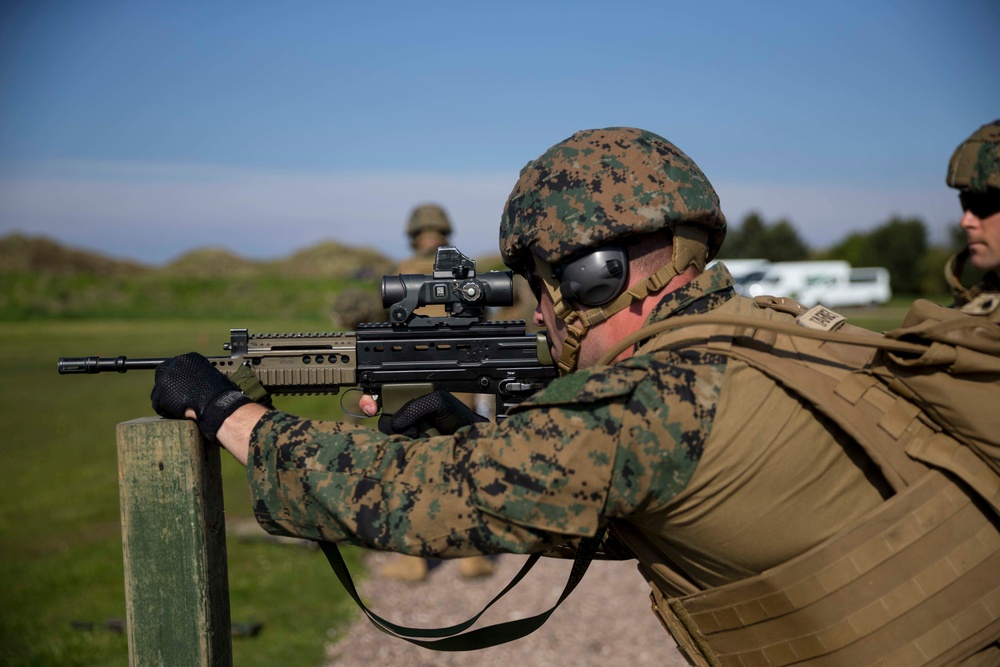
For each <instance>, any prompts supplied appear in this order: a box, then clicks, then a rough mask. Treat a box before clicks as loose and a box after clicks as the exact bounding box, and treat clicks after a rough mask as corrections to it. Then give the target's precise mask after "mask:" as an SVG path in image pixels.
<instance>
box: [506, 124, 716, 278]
mask: <svg viewBox="0 0 1000 667" xmlns="http://www.w3.org/2000/svg"><path fill="white" fill-rule="evenodd" d="M681 227H686V228H689V229H696V230H698V231H700V232H701V234H700V236H702V237H704V238H705V245H706V246H707V257H706V258H704V259H703V260H702V263H703V262H704V261H707V260H709V259H711V258H712V257H714V256H715V255H716V253H717V252H718V250H719V247H720V246H721V245H722V241H723V239H725V236H726V219H725V216H723V214H722V211H721V209H720V208H719V197H718V195H717V194H716V193H715V190H714V188H712V184H711V183H709V181H708V179H707V178H706V177H705V174H703V173H702V171H701V169H699V168H698V166H697V165H696V164H695V163H694V161H693V160H691V159H690V158H689V157H688V156H687V155H685V154H684V153H683V152H682V151H681V150H680V149H678V148H677V147H676V146H674V145H673V144H672V143H670V142H669V141H667V140H666V139H664V138H663V137H661V136H658V135H656V134H653V133H652V132H647V131H645V130H640V129H635V128H628V127H609V128H605V129H596V130H583V131H581V132H577V133H576V134H574V135H573V136H571V137H569V138H568V139H566V140H565V141H561V142H559V143H558V144H556V145H555V146H553V147H552V148H550V149H549V150H547V151H546V152H545V153H543V154H542V155H541V156H540V157H539V158H537V159H535V160H532V161H531V162H529V163H528V164H527V165H526V166H525V167H524V169H522V170H521V175H520V178H519V179H518V181H517V184H516V185H515V186H514V190H513V191H512V192H511V193H510V197H509V198H508V200H507V205H506V207H505V209H504V212H503V217H502V218H501V222H500V251H501V253H502V255H503V259H504V262H505V263H506V264H507V265H508V266H509V267H511V268H513V269H515V270H522V269H523V268H525V267H527V266H529V265H530V264H531V263H532V259H531V257H530V254H531V253H533V254H535V255H537V256H538V258H539V259H541V260H543V261H545V262H547V263H549V264H558V263H559V262H561V261H563V260H565V259H567V258H570V257H572V256H574V255H576V254H579V253H581V252H583V251H585V250H586V249H588V248H596V247H600V246H604V245H609V244H613V243H614V242H616V241H621V240H623V239H626V238H628V237H631V236H637V235H641V234H647V233H650V232H656V231H658V230H661V229H670V230H671V231H673V232H674V233H675V234H676V232H677V229H678V228H681Z"/></svg>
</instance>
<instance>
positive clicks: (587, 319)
mask: <svg viewBox="0 0 1000 667" xmlns="http://www.w3.org/2000/svg"><path fill="white" fill-rule="evenodd" d="M707 257H708V234H707V233H706V232H705V231H704V230H702V229H700V228H696V227H678V228H677V229H676V230H675V233H674V242H673V255H672V258H671V263H670V264H668V265H666V266H663V267H661V268H660V269H659V270H657V271H656V272H655V273H653V274H652V275H650V276H648V277H647V278H646V279H645V280H641V281H639V282H637V283H635V284H634V285H632V286H631V287H629V288H628V289H626V290H625V291H624V292H622V293H621V294H620V295H619V296H618V297H617V298H615V299H614V300H613V301H611V302H610V303H607V304H605V305H603V306H599V307H597V308H591V309H589V310H575V309H573V307H572V306H571V305H570V302H569V301H568V300H566V299H565V298H564V297H563V294H562V289H561V288H560V287H559V281H558V280H556V278H555V277H554V276H553V275H552V267H551V266H550V265H549V264H548V262H545V261H542V260H541V259H539V258H538V257H535V271H536V272H537V273H538V276H539V277H540V278H541V279H542V283H544V285H545V290H546V291H547V292H548V293H549V296H550V297H551V298H552V305H553V310H554V312H555V315H556V317H558V318H559V319H561V320H562V321H563V323H564V324H565V325H566V338H565V340H563V344H562V351H561V352H560V353H559V359H558V360H557V361H556V365H557V366H558V367H559V371H560V373H562V374H564V375H566V374H569V373H572V372H573V371H575V370H576V368H577V364H578V363H579V361H580V345H581V344H582V343H583V338H584V336H586V335H587V330H588V329H589V328H590V327H592V326H593V325H595V324H597V323H599V322H603V321H604V320H606V319H608V318H609V317H611V316H612V315H614V314H615V313H617V312H619V311H622V310H625V309H626V308H628V307H629V306H631V305H632V304H633V303H635V302H636V301H642V300H643V299H645V298H646V297H647V296H649V295H650V294H656V293H657V292H659V291H660V290H662V289H663V288H664V287H666V285H667V283H669V282H670V281H671V280H673V279H674V277H675V276H678V275H680V274H681V273H683V272H684V271H686V270H687V268H688V267H689V266H691V265H694V266H696V267H698V270H699V271H702V270H704V268H705V262H706V260H707Z"/></svg>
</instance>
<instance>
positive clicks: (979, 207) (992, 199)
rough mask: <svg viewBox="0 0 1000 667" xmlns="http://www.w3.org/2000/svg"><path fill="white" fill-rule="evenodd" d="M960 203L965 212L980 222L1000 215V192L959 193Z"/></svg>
mask: <svg viewBox="0 0 1000 667" xmlns="http://www.w3.org/2000/svg"><path fill="white" fill-rule="evenodd" d="M958 201H959V202H960V203H961V204H962V210H963V211H968V212H969V213H971V214H972V215H974V216H976V217H977V218H979V219H980V220H982V219H984V218H988V217H990V216H991V215H994V214H995V213H1000V192H959V193H958Z"/></svg>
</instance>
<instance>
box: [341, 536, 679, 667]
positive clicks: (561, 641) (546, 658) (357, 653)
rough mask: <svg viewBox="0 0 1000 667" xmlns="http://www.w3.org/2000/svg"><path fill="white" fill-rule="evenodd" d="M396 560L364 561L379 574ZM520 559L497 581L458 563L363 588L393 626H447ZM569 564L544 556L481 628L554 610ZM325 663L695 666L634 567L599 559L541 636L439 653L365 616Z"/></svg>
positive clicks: (486, 596)
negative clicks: (466, 574)
mask: <svg viewBox="0 0 1000 667" xmlns="http://www.w3.org/2000/svg"><path fill="white" fill-rule="evenodd" d="M389 558H392V556H391V555H388V554H381V553H370V554H368V555H367V556H366V559H367V565H368V567H369V568H370V571H371V572H377V571H378V568H379V567H380V566H381V565H382V564H383V563H385V562H387V560H388V559H389ZM523 562H524V557H521V556H501V557H500V558H499V560H498V561H497V568H496V571H495V572H494V574H493V575H492V576H489V577H483V578H479V579H472V580H469V579H463V578H461V577H460V576H459V573H458V563H457V562H454V561H452V562H444V563H443V564H442V565H441V566H440V567H438V568H436V569H434V570H432V571H431V574H430V576H429V577H428V579H427V580H426V581H424V582H421V583H416V584H411V583H404V582H399V581H393V580H388V579H380V578H378V577H376V576H372V577H371V578H370V579H368V580H366V581H364V582H362V583H361V584H360V585H359V590H360V592H361V595H362V597H363V598H364V599H365V601H366V604H368V606H369V607H370V608H371V609H372V611H374V612H375V613H376V614H378V615H380V616H382V617H383V618H385V619H386V620H388V621H391V622H393V623H397V624H400V625H407V626H414V627H442V626H447V625H452V624H455V623H459V622H462V621H465V620H466V619H467V618H469V617H471V616H473V615H475V614H476V613H478V612H479V611H480V610H481V609H482V608H483V607H484V606H485V605H486V603H487V602H489V601H490V600H491V599H492V598H493V596H494V595H496V594H497V593H498V592H499V591H500V590H501V589H502V588H503V587H504V586H505V585H506V584H507V582H509V581H510V580H511V578H513V576H514V575H515V574H516V573H517V571H518V570H519V569H520V567H521V565H522V564H523ZM570 565H571V562H570V561H568V560H566V561H564V560H553V559H542V560H540V561H539V563H538V564H537V565H536V567H535V568H534V569H533V570H532V571H531V573H530V574H529V575H528V576H527V577H526V578H525V579H524V580H523V581H522V582H521V583H520V584H518V586H516V587H515V588H514V589H513V590H512V591H511V592H509V593H508V594H507V596H506V597H505V598H504V599H503V600H501V601H500V602H499V603H497V604H496V605H495V606H494V607H492V608H491V609H490V610H489V611H488V612H487V614H485V615H484V616H483V618H481V619H480V620H479V622H478V623H477V624H476V627H483V626H485V625H489V624H492V623H497V622H502V621H506V620H511V619H515V618H525V617H528V616H533V615H535V614H538V613H541V612H544V611H546V610H547V609H549V608H550V607H551V606H552V605H553V604H554V603H555V601H556V600H557V599H558V597H559V595H560V593H562V590H563V587H564V586H565V584H566V579H567V577H568V575H569V568H570ZM326 654H327V656H328V662H327V663H326V667H372V665H407V667H461V666H465V665H469V666H472V665H475V666H476V667H494V666H495V667H513V666H516V667H557V666H562V665H577V666H580V667H588V666H590V665H593V666H595V667H596V666H598V665H600V666H601V667H608V666H609V665H630V667H645V666H647V665H649V666H652V665H658V666H660V667H663V666H666V667H683V666H684V665H686V664H687V663H686V662H685V661H684V659H683V658H682V657H681V656H680V654H679V653H678V652H677V648H676V646H675V645H674V642H673V640H672V639H671V638H670V636H669V635H668V634H667V633H666V631H665V630H664V629H663V627H662V626H661V625H660V622H659V621H658V620H657V619H656V617H655V616H653V614H652V612H651V611H650V609H649V586H648V585H647V584H646V582H645V581H644V580H643V578H642V577H641V576H640V574H639V572H638V571H637V570H636V567H635V563H634V562H594V563H593V564H592V565H591V566H590V570H589V571H588V572H587V574H586V576H585V577H584V579H583V581H582V582H581V583H580V584H579V586H578V587H577V589H576V590H575V591H574V592H573V593H572V594H571V595H570V597H569V598H568V599H567V600H566V601H565V602H564V603H563V604H562V605H561V606H560V607H559V608H558V609H557V610H556V611H555V613H553V614H552V616H551V617H550V618H549V619H548V621H547V622H546V623H545V625H543V626H542V627H541V628H540V629H538V630H536V631H535V632H534V633H533V634H531V635H528V636H527V637H524V638H523V639H520V640H517V641H515V642H512V643H509V644H505V645H501V646H496V647H493V648H488V649H482V650H479V651H471V652H456V653H448V652H440V651H433V650H429V649H425V648H421V647H418V646H415V645H413V644H410V643H408V642H406V641H403V640H401V639H397V638H394V637H389V636H388V635H386V634H384V633H382V632H380V631H379V630H377V629H375V628H374V627H373V626H372V625H371V623H370V622H369V621H368V619H367V618H365V617H361V618H360V619H359V620H358V621H356V622H355V623H354V624H353V625H352V626H351V627H350V628H349V629H348V631H347V632H346V633H345V634H344V636H342V637H340V638H334V639H333V640H332V641H331V642H330V643H329V644H328V645H327V647H326Z"/></svg>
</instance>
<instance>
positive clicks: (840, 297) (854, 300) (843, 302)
mask: <svg viewBox="0 0 1000 667" xmlns="http://www.w3.org/2000/svg"><path fill="white" fill-rule="evenodd" d="M891 298H892V288H891V287H890V286H889V270H888V269H886V268H884V267H881V266H870V267H863V268H857V269H851V275H850V277H849V279H848V284H847V285H842V284H838V285H837V286H836V287H832V288H831V289H830V290H829V291H828V292H827V293H826V294H825V295H824V297H823V299H821V303H823V305H826V306H830V307H831V308H839V307H841V306H869V305H882V304H884V303H888V302H889V299H891Z"/></svg>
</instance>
